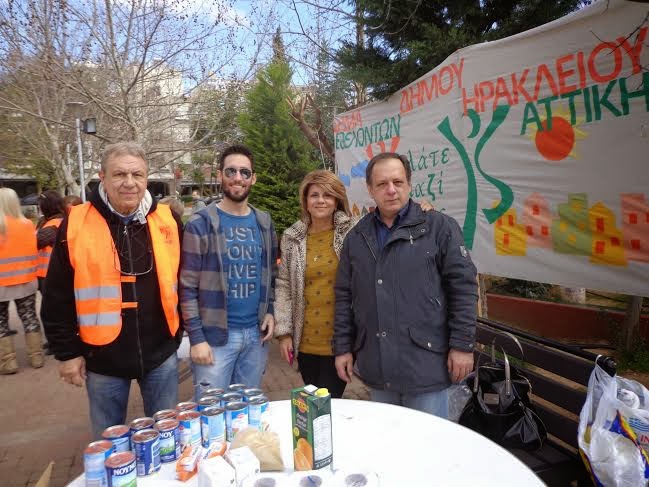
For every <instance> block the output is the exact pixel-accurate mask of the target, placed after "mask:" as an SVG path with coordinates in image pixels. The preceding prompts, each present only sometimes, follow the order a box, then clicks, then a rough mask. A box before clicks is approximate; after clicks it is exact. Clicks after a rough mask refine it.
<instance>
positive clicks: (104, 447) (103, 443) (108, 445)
mask: <svg viewBox="0 0 649 487" xmlns="http://www.w3.org/2000/svg"><path fill="white" fill-rule="evenodd" d="M112 449H113V443H112V442H110V441H108V440H99V441H93V442H92V443H90V444H89V445H88V446H87V447H86V449H85V450H83V453H85V454H90V453H106V452H107V451H108V450H112Z"/></svg>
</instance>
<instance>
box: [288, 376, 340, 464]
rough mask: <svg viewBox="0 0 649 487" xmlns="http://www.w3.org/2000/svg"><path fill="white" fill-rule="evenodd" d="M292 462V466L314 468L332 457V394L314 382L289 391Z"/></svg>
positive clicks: (329, 462) (329, 461) (329, 460)
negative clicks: (314, 384) (316, 385)
mask: <svg viewBox="0 0 649 487" xmlns="http://www.w3.org/2000/svg"><path fill="white" fill-rule="evenodd" d="M291 420H292V426H293V464H294V468H295V470H317V469H320V468H323V467H327V466H328V465H331V463H332V461H333V437H332V432H331V395H330V394H329V391H327V389H318V388H317V387H315V386H313V385H307V386H304V387H298V388H297V389H293V390H292V391H291Z"/></svg>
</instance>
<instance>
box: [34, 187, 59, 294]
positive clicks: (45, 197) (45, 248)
mask: <svg viewBox="0 0 649 487" xmlns="http://www.w3.org/2000/svg"><path fill="white" fill-rule="evenodd" d="M38 207H39V208H40V209H41V213H42V214H43V218H41V220H40V221H39V222H38V224H37V225H36V246H37V247H38V269H37V271H36V275H37V276H38V290H39V291H40V292H41V294H43V293H44V292H45V289H44V288H45V276H46V275H47V267H48V265H49V264H50V254H51V253H52V247H53V246H54V241H55V240H56V232H57V231H58V229H59V225H60V224H61V222H62V221H63V217H64V216H65V215H66V210H65V203H64V202H63V197H62V196H61V194H60V193H59V192H58V191H54V190H51V189H50V190H47V191H44V192H43V193H41V195H40V198H39V200H38Z"/></svg>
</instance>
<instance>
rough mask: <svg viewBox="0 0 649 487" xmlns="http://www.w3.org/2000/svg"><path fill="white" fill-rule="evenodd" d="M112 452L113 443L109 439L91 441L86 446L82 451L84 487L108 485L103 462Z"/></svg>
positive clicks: (104, 486)
mask: <svg viewBox="0 0 649 487" xmlns="http://www.w3.org/2000/svg"><path fill="white" fill-rule="evenodd" d="M112 453H113V444H112V443H111V442H110V441H109V440H100V441H93V442H92V443H90V444H89V445H88V446H87V447H86V449H85V450H84V451H83V471H84V472H85V476H86V487H91V486H92V487H108V477H107V476H106V467H105V465H104V463H105V462H106V459H107V458H108V457H109V456H110V455H111V454H112Z"/></svg>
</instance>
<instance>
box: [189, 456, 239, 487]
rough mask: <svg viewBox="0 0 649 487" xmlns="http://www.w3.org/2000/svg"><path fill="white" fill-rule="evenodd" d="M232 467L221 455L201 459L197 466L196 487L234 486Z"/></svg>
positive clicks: (234, 478) (234, 477)
mask: <svg viewBox="0 0 649 487" xmlns="http://www.w3.org/2000/svg"><path fill="white" fill-rule="evenodd" d="M235 485H237V484H236V476H235V472H234V468H232V466H231V465H230V464H229V463H228V462H226V461H225V459H224V458H223V457H214V458H208V459H207V460H203V461H202V462H201V463H200V465H199V467H198V487H234V486H235Z"/></svg>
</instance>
